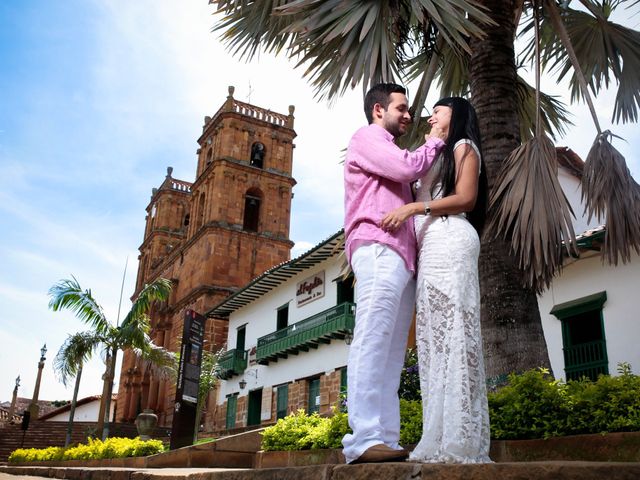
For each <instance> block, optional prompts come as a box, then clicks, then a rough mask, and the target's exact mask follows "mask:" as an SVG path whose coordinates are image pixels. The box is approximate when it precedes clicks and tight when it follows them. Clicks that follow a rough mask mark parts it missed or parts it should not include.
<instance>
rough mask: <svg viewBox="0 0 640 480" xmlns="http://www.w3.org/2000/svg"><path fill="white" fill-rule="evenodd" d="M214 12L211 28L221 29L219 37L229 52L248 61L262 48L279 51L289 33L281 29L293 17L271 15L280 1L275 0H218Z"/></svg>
mask: <svg viewBox="0 0 640 480" xmlns="http://www.w3.org/2000/svg"><path fill="white" fill-rule="evenodd" d="M215 3H216V4H217V12H216V13H217V14H219V15H221V19H220V20H219V21H218V22H217V23H216V25H215V26H214V28H213V31H214V32H215V31H222V36H221V39H222V41H223V42H225V43H226V44H227V48H228V49H229V51H231V53H232V54H233V55H238V56H239V57H240V58H243V59H245V60H251V59H252V58H253V57H254V55H255V54H256V53H257V52H258V51H259V50H260V49H264V50H265V51H267V52H271V53H275V54H277V53H279V52H280V51H281V50H282V49H283V48H284V47H285V46H287V45H288V44H289V43H290V41H291V38H292V37H293V35H292V34H291V33H288V32H286V31H285V29H286V28H287V27H288V26H289V25H290V24H291V22H292V21H294V20H295V18H296V17H295V16H290V17H285V16H278V15H274V14H273V13H274V10H275V9H276V8H277V7H279V6H281V5H282V4H283V3H285V2H282V1H279V0H250V1H248V0H231V1H229V0H219V1H216V2H215Z"/></svg>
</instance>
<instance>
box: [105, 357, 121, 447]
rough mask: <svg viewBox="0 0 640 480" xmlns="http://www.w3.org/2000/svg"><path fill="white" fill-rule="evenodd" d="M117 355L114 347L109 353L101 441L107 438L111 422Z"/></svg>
mask: <svg viewBox="0 0 640 480" xmlns="http://www.w3.org/2000/svg"><path fill="white" fill-rule="evenodd" d="M117 355H118V349H117V348H116V347H114V348H113V350H112V351H111V367H110V368H109V378H108V381H109V390H108V391H107V399H106V400H105V419H104V431H103V434H102V439H103V440H104V439H105V438H107V437H108V436H109V422H110V421H111V419H110V417H111V415H110V412H111V396H112V394H113V379H114V378H115V373H116V357H117Z"/></svg>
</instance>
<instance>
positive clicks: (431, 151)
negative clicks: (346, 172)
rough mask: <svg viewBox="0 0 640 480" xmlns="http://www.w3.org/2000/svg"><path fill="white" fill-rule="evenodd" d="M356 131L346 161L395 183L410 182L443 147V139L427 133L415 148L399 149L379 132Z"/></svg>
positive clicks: (423, 170)
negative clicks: (421, 143)
mask: <svg viewBox="0 0 640 480" xmlns="http://www.w3.org/2000/svg"><path fill="white" fill-rule="evenodd" d="M365 133H367V132H366V131H361V132H359V133H358V134H357V135H356V136H355V137H354V138H353V140H352V143H351V145H350V148H349V150H350V151H349V154H348V159H347V161H348V162H350V163H353V164H355V165H357V166H358V167H360V168H361V169H362V170H365V171H367V172H370V173H373V174H375V175H378V176H380V177H384V178H388V179H390V180H393V181H395V182H398V183H409V182H413V181H414V180H417V179H418V178H420V177H422V176H423V175H424V174H425V173H426V172H427V170H429V168H430V167H431V165H432V164H433V162H434V160H435V159H436V157H437V156H438V154H439V153H440V151H441V150H442V148H443V147H444V142H443V141H442V140H441V139H440V138H437V137H434V136H430V137H428V138H427V141H426V143H425V144H424V145H422V146H421V147H418V148H417V149H416V150H415V151H413V152H411V151H409V150H405V149H401V148H399V147H398V146H397V145H395V144H394V143H393V142H390V141H388V140H386V139H385V138H383V137H382V136H379V135H375V136H374V135H366V134H365Z"/></svg>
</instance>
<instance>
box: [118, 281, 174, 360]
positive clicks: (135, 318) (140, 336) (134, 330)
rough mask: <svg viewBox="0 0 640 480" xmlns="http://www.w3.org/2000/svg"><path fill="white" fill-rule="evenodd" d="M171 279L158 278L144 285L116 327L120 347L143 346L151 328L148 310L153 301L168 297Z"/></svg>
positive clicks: (163, 299) (160, 300)
mask: <svg viewBox="0 0 640 480" xmlns="http://www.w3.org/2000/svg"><path fill="white" fill-rule="evenodd" d="M171 288H172V284H171V280H167V279H166V278H158V279H156V280H154V281H153V282H152V283H149V284H147V285H145V286H144V288H143V289H142V290H141V291H140V293H139V294H138V296H137V297H136V299H135V300H134V302H133V305H132V306H131V310H129V313H127V315H126V317H125V318H124V320H123V321H122V324H121V325H120V327H119V328H118V333H117V337H118V344H119V346H120V348H123V347H124V348H128V347H138V348H144V345H145V342H146V335H147V334H148V333H149V330H150V328H151V325H150V320H149V315H148V314H149V310H150V309H151V305H152V304H153V302H162V301H165V300H167V299H168V298H169V294H170V293H171Z"/></svg>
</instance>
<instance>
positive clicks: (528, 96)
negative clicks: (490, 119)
mask: <svg viewBox="0 0 640 480" xmlns="http://www.w3.org/2000/svg"><path fill="white" fill-rule="evenodd" d="M517 82H518V83H517V89H518V115H519V116H520V137H521V139H522V141H523V142H525V141H527V140H530V139H531V138H533V137H534V135H535V132H536V91H535V88H534V87H532V86H531V85H529V84H528V83H527V82H526V80H525V79H524V78H522V77H521V76H520V75H518V77H517ZM540 109H541V111H540V121H541V123H542V125H541V127H542V129H543V130H544V131H545V132H546V134H547V135H549V136H550V137H551V138H552V139H554V140H555V139H556V134H559V135H564V134H565V132H566V127H567V125H573V122H571V120H569V115H570V113H569V111H568V110H567V109H566V107H565V105H564V103H562V101H561V100H559V99H558V97H555V96H553V95H548V94H546V93H544V92H540Z"/></svg>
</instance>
